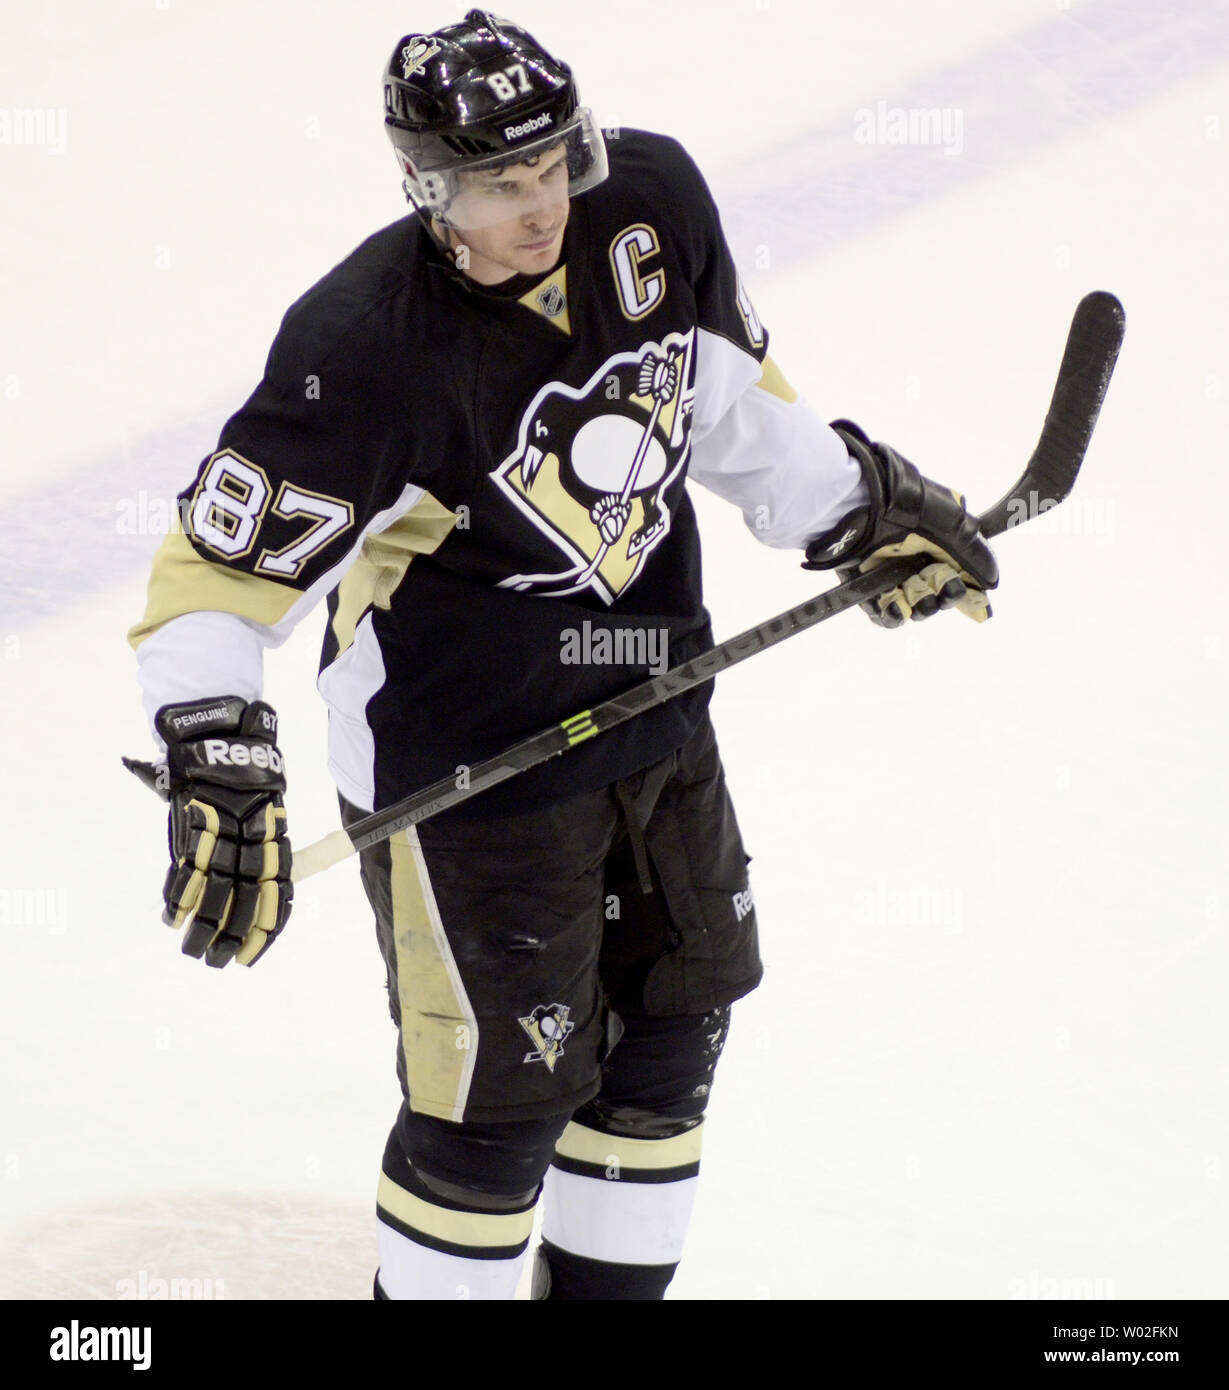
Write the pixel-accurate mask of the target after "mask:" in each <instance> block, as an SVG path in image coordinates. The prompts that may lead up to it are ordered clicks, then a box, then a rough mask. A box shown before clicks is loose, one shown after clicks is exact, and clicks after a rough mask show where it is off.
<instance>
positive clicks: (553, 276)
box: [516, 265, 572, 337]
mask: <svg viewBox="0 0 1229 1390" xmlns="http://www.w3.org/2000/svg"><path fill="white" fill-rule="evenodd" d="M516 302H517V303H518V304H523V305H524V306H525V308H526V309H532V310H533V312H534V313H535V314H541V315H542V317H543V318H544V319H545V320H546V322H547V323H552V324H554V326H555V327H556V328H557V329H558V330H559V331H560V332H561V333H566V334H568V336H569V337H570V336H571V333H572V319H571V316H570V315H569V313H568V268H567V266H566V265H561V266H560V267H559V269H558V270H554V271H552V272H551V273H550V274H549V275H548V276H547V277H546V279H545V280H541V281H539V282H538V284H536V285H535V286H534V287H533V289H531V290H530V291H529V293H528V294H523V295H521V297H520V299H518V300H517V301H516Z"/></svg>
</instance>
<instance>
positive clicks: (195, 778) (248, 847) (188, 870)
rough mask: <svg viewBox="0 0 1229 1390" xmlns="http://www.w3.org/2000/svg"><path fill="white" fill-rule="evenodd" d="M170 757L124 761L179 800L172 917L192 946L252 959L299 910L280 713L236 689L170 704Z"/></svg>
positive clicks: (163, 717)
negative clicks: (294, 907) (293, 905)
mask: <svg viewBox="0 0 1229 1390" xmlns="http://www.w3.org/2000/svg"><path fill="white" fill-rule="evenodd" d="M154 725H155V727H156V728H157V730H158V733H159V734H160V735H161V736H162V738H163V739H165V741H166V762H165V763H164V764H155V763H141V762H136V761H134V760H132V759H130V758H125V759H124V760H123V761H124V766H125V767H127V768H128V770H129V771H130V772H133V773H135V774H136V775H137V776H138V777H139V778H140V779H141V781H143V782H144V783H145V784H146V786H148V787H152V788H153V789H154V791H156V792H158V794H159V795H160V796H161V797H162V798H163V799H164V800H165V801H169V802H170V806H171V814H170V826H169V839H170V850H171V868H170V871H169V872H168V873H167V876H166V883H165V885H164V886H163V889H162V896H163V899H164V900H165V903H166V907H165V910H164V911H163V914H162V920H163V921H164V922H166V923H168V924H169V925H170V926H173V927H181V926H184V925H185V924H186V925H187V930H186V931H185V933H184V939H183V951H184V954H185V955H189V956H196V957H198V958H199V957H200V956H204V957H205V964H206V965H215V966H223V965H226V964H227V963H228V962H229V961H230V960H232V959H237V960H238V961H239V963H240V965H251V964H252V963H253V962H254V961H256V960H259V958H260V957H261V956H262V955H263V954H264V952H265V951H266V950H267V949H268V948H269V946H270V945H272V943H273V942H274V941H275V940H276V938H277V936H278V933H279V932H280V931H281V929H282V927H283V926H284V925H285V922H286V918H287V917H288V916H289V915H290V900H291V896H292V894H293V889H292V887H291V884H290V842H289V841H288V840H287V839H286V812H285V810H284V808H283V806H282V793H283V792H284V791H285V790H286V777H285V774H284V772H283V767H282V755H281V753H280V752H279V751H278V748H277V715H276V714H274V712H273V710H272V709H270V707H269V706H268V705H266V704H264V703H263V702H260V701H257V702H256V703H255V704H251V705H249V704H247V703H246V702H245V701H243V700H241V699H239V697H238V696H236V695H223V696H219V697H218V698H217V699H214V700H198V701H196V702H195V703H193V704H187V705H164V706H163V707H162V708H161V709H160V710H159V711H158V714H157V716H156V718H155V720H154Z"/></svg>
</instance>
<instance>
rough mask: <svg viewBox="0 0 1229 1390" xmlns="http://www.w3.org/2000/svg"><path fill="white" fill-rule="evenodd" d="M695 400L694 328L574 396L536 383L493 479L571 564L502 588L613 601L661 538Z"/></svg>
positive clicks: (634, 356)
mask: <svg viewBox="0 0 1229 1390" xmlns="http://www.w3.org/2000/svg"><path fill="white" fill-rule="evenodd" d="M544 293H546V292H544ZM544 307H545V306H544ZM694 400H695V330H694V329H693V330H691V331H690V332H688V333H671V334H668V335H667V336H666V338H665V339H664V340H663V341H662V342H660V343H656V342H650V343H645V344H644V345H643V346H642V347H641V348H640V350H639V351H638V352H624V353H618V354H616V355H615V356H613V357H609V358H607V360H606V361H605V362H604V363H602V365H601V366H600V367H599V368H598V369H597V371H596V372H594V374H593V375H592V376H591V377H590V378H589V380H588V382H587V383H586V384H585V385H584V386H583V387H581V388H580V389H579V390H578V389H576V388H574V387H571V386H566V385H564V384H563V383H562V382H551V383H550V384H549V385H547V386H545V387H543V388H542V390H541V391H539V392H538V394H537V395H536V396H535V397H534V399H533V401H532V402H531V403H530V405H529V408H528V409H527V410H526V411H525V413H524V415H523V416H522V417H521V424H520V430H519V434H518V443H517V447H516V449H515V451H514V452H513V453H512V454H511V455H510V456H509V457H508V458H506V459H505V460H504V462H503V463H502V464H500V466H499V467H498V468H497V469H496V470H495V472H494V473H493V474H492V475H491V476H492V479H493V481H494V482H495V483H496V484H497V485H498V486H499V487H500V488H501V489H502V491H503V492H504V494H505V496H507V497H508V498H509V499H510V500H511V501H512V502H513V503H514V504H515V505H516V507H517V508H518V509H519V510H520V511H521V512H522V513H523V514H524V515H525V516H527V517H528V518H529V519H530V520H531V521H532V522H533V523H534V525H535V526H537V527H538V529H539V530H540V531H542V532H543V533H544V534H545V535H546V536H548V537H549V538H550V539H551V541H552V542H554V544H555V545H556V546H557V547H558V549H559V550H560V551H562V553H563V555H564V556H565V557H566V559H567V561H569V562H570V563H568V564H566V566H565V567H564V568H563V569H559V570H554V571H551V572H549V573H542V574H514V575H510V576H508V578H506V579H503V580H501V581H500V587H501V588H510V589H515V590H517V591H518V592H533V593H536V594H542V595H552V596H561V595H564V594H576V593H580V592H581V591H583V590H589V591H591V592H593V593H595V594H597V595H598V596H599V597H600V598H601V599H602V600H603V602H605V603H607V604H610V603H613V602H614V601H615V599H616V598H617V597H618V596H619V594H621V593H622V592H623V590H624V589H626V588H627V586H628V585H629V584H630V583H632V581H633V580H634V579H635V578H636V576H637V575H638V574H639V573H640V571H641V569H642V568H643V566H644V562H645V559H646V557H647V556H648V555H649V553H650V552H651V551H652V550H653V549H654V548H655V547H656V546H658V545H660V544H661V542H662V540H663V539H664V538H665V536H666V535H667V534H668V533H669V530H670V508H671V506H672V505H673V504H676V503H677V500H678V487H676V486H675V485H676V484H678V485H679V486H681V479H682V475H683V471H684V469H685V467H686V463H687V459H688V457H689V455H690V448H691V415H692V410H693V406H694ZM667 494H669V495H667Z"/></svg>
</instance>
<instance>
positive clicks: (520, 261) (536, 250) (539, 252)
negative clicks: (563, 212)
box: [512, 229, 563, 273]
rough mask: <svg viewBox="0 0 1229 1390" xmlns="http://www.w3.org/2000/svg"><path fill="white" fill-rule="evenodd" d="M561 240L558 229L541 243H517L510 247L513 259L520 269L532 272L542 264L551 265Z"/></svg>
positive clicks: (557, 253)
mask: <svg viewBox="0 0 1229 1390" xmlns="http://www.w3.org/2000/svg"><path fill="white" fill-rule="evenodd" d="M562 240H563V231H562V229H560V230H559V231H558V232H556V233H555V235H554V236H553V237H551V238H550V239H549V240H547V241H545V242H543V243H540V244H538V243H529V244H519V245H517V246H515V247H513V249H512V254H513V259H514V261H515V262H516V264H517V268H518V269H520V270H524V271H528V272H530V273H532V272H533V271H535V270H541V269H542V268H543V267H544V266H548V265H552V264H553V263H554V261H555V258H556V257H557V256H558V255H559V245H560V242H561V241H562Z"/></svg>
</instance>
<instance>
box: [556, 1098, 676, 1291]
mask: <svg viewBox="0 0 1229 1390" xmlns="http://www.w3.org/2000/svg"><path fill="white" fill-rule="evenodd" d="M702 1131H703V1125H697V1126H696V1128H695V1129H691V1130H688V1131H687V1132H686V1133H685V1134H679V1135H675V1136H673V1137H672V1138H669V1139H627V1138H624V1137H622V1136H620V1135H611V1134H603V1133H602V1132H600V1131H599V1130H594V1129H589V1128H588V1127H587V1126H584V1125H579V1124H576V1123H575V1122H573V1123H571V1124H569V1125H568V1127H567V1129H566V1130H565V1131H564V1132H563V1134H562V1136H561V1137H560V1139H559V1143H558V1145H557V1146H556V1153H555V1160H554V1162H553V1163H552V1165H551V1167H550V1168H549V1169H548V1170H547V1173H546V1181H545V1198H544V1200H545V1203H546V1206H545V1212H544V1215H543V1221H542V1236H543V1238H544V1239H545V1240H548V1241H549V1242H550V1243H551V1244H552V1245H554V1246H557V1247H558V1248H559V1249H561V1250H566V1251H568V1252H570V1253H571V1254H574V1255H580V1256H582V1257H584V1258H585V1259H589V1260H603V1261H607V1262H610V1263H614V1264H624V1265H670V1264H677V1262H678V1261H679V1259H680V1258H681V1256H682V1253H683V1241H684V1238H685V1237H686V1234H687V1226H688V1222H689V1221H690V1219H691V1209H692V1205H693V1204H694V1202H695V1196H696V1187H697V1184H698V1183H699V1177H698V1173H699V1168H700V1144H701V1135H702Z"/></svg>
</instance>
